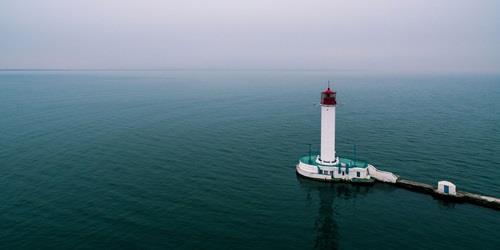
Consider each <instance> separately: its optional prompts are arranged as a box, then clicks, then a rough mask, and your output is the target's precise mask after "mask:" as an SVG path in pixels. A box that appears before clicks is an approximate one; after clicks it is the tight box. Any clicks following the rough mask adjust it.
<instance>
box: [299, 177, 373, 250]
mask: <svg viewBox="0 0 500 250" xmlns="http://www.w3.org/2000/svg"><path fill="white" fill-rule="evenodd" d="M297 179H298V181H299V183H300V186H301V188H303V189H306V190H307V198H308V200H310V199H311V198H312V196H313V195H316V194H315V193H316V192H318V195H319V211H318V216H317V219H316V221H315V223H314V227H315V232H316V239H315V242H314V249H338V243H339V241H340V238H341V235H340V234H339V230H338V226H337V222H336V220H335V218H336V216H337V215H338V214H337V213H336V211H335V208H334V201H335V199H345V200H348V199H355V198H356V197H358V196H364V195H366V194H367V193H369V192H371V188H370V187H369V186H359V185H352V184H347V183H325V182H318V181H313V180H309V179H305V178H303V177H300V176H297Z"/></svg>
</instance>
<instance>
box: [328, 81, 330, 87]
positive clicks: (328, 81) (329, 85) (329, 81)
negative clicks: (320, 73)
mask: <svg viewBox="0 0 500 250" xmlns="http://www.w3.org/2000/svg"><path fill="white" fill-rule="evenodd" d="M328 88H330V80H328Z"/></svg>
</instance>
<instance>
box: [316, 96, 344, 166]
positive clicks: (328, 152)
mask: <svg viewBox="0 0 500 250" xmlns="http://www.w3.org/2000/svg"><path fill="white" fill-rule="evenodd" d="M336 95H337V93H336V92H335V91H332V90H331V89H330V87H328V88H327V89H326V90H325V91H323V92H321V154H320V156H319V158H318V163H320V164H323V165H336V164H337V163H338V161H339V160H338V157H337V156H336V154H335V106H337V99H336V98H337V97H336Z"/></svg>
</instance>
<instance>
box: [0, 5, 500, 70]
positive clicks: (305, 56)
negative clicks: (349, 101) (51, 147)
mask: <svg viewBox="0 0 500 250" xmlns="http://www.w3.org/2000/svg"><path fill="white" fill-rule="evenodd" d="M0 68H45V69H46V68H64V69H69V68H71V69H83V68H92V69H96V68H106V69H110V68H113V69H133V68H135V69H175V68H231V69H348V70H381V71H433V72H436V71H438V72H440V71H457V72H500V1H477V0H475V1H473V0H450V1H440V0H432V1H430V0H429V1H425V0H416V1H410V0H404V1H403V0H395V1H374V0H372V1H355V0H351V1H333V0H303V1H297V0H248V1H247V0H240V1H239V0H200V1H195V0H179V1H174V0H171V1H168V0H164V1H159V0H137V1H128V0H43V1H42V0H32V1H30V0H1V1H0Z"/></svg>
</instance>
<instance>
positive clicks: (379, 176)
mask: <svg viewBox="0 0 500 250" xmlns="http://www.w3.org/2000/svg"><path fill="white" fill-rule="evenodd" d="M368 171H369V173H370V175H371V176H372V177H373V178H374V179H375V180H377V181H379V182H385V183H390V184H393V185H395V186H398V187H402V188H405V189H408V190H411V191H415V192H419V193H424V194H430V195H432V196H434V197H435V198H437V199H443V200H449V201H453V202H458V203H461V202H467V203H471V204H475V205H480V206H484V207H489V208H493V209H495V210H500V199H498V198H495V197H491V196H486V195H481V194H474V193H469V192H463V191H456V186H455V184H453V183H451V182H448V181H440V182H438V186H437V188H436V187H434V186H432V185H429V184H426V183H421V182H417V181H412V180H407V179H403V178H401V177H400V176H398V175H396V174H394V173H391V172H388V171H382V170H379V169H377V168H375V167H373V166H370V167H369V169H368Z"/></svg>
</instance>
